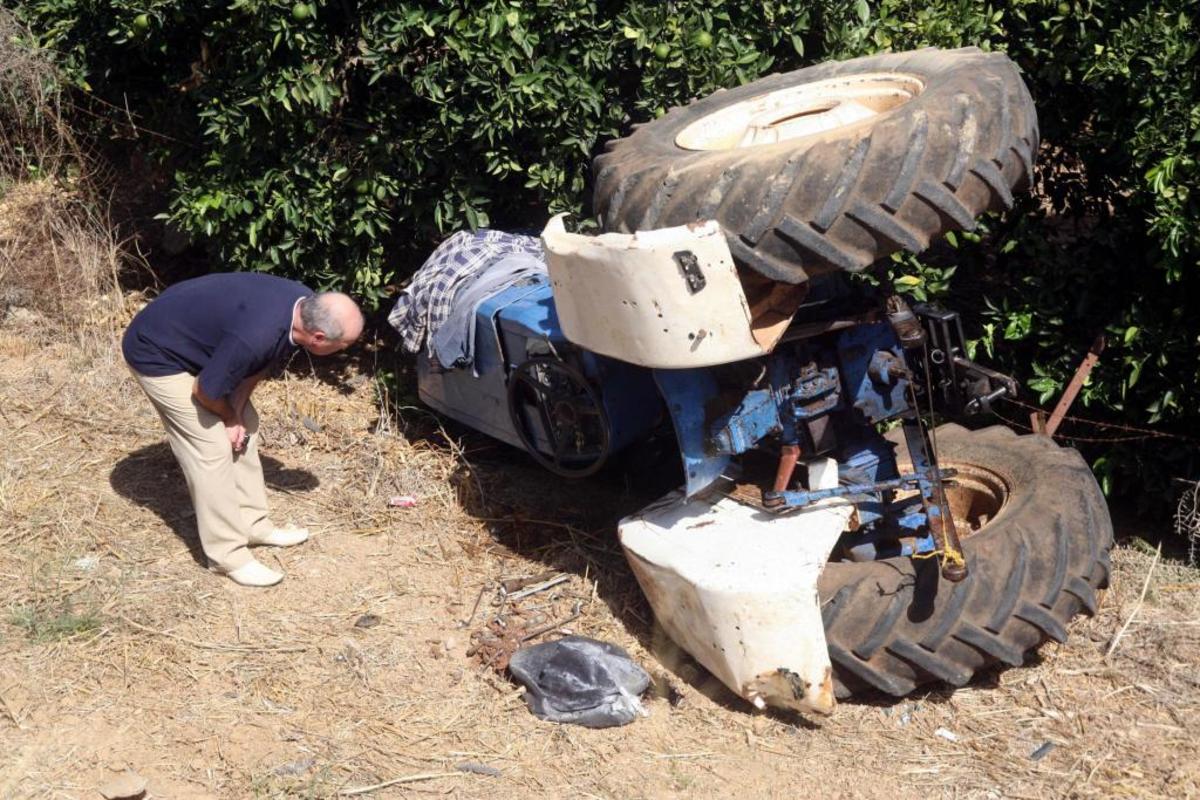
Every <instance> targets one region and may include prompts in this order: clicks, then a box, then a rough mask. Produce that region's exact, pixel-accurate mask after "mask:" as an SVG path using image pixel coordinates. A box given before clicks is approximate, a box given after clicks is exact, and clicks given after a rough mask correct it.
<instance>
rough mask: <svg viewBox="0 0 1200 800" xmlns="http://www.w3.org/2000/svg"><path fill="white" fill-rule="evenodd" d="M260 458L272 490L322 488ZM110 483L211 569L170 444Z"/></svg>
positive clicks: (131, 459)
mask: <svg viewBox="0 0 1200 800" xmlns="http://www.w3.org/2000/svg"><path fill="white" fill-rule="evenodd" d="M259 458H260V459H261V461H262V465H263V478H264V479H265V480H266V483H267V486H268V487H269V488H271V489H277V490H283V491H292V492H305V491H310V490H312V489H315V488H316V487H317V486H318V485H319V482H318V481H317V477H316V476H315V475H313V474H312V473H311V472H308V471H307V470H302V469H288V468H287V467H285V466H284V465H283V464H282V463H281V462H279V461H277V460H276V459H274V458H271V457H270V456H267V455H262V454H260V455H259ZM108 480H109V483H110V484H111V485H112V487H113V489H114V490H115V491H116V492H117V494H119V495H121V496H122V497H126V498H128V499H130V500H132V501H133V502H135V503H137V504H138V505H140V506H143V507H145V508H148V509H150V510H151V511H153V512H154V513H155V514H157V515H158V516H159V518H160V519H162V521H163V522H164V523H166V525H167V527H168V528H170V529H171V532H172V533H174V534H175V535H176V536H178V537H179V539H180V540H181V541H182V542H183V543H184V544H186V545H187V547H188V552H190V553H191V554H192V558H193V559H194V560H195V561H196V563H197V564H199V565H200V566H203V567H207V565H208V561H207V560H206V559H205V557H204V552H203V551H202V550H201V549H200V538H199V534H198V532H197V530H196V515H195V512H194V511H193V510H192V501H191V498H190V497H189V496H188V490H187V483H186V482H185V481H184V478H183V472H182V471H180V469H179V464H178V463H177V462H176V461H175V456H174V455H173V454H172V453H171V448H170V447H169V446H168V445H167V443H166V442H160V443H158V444H152V445H149V446H147V447H143V448H141V449H140V450H136V451H134V452H133V453H130V454H129V455H127V456H125V458H123V459H121V460H120V461H118V462H117V465H116V466H115V467H113V471H112V473H111V474H110V475H109V478H108Z"/></svg>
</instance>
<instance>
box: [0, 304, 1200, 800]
mask: <svg viewBox="0 0 1200 800" xmlns="http://www.w3.org/2000/svg"><path fill="white" fill-rule="evenodd" d="M25 324H26V322H24V321H22V320H20V319H16V320H14V319H9V320H8V322H7V323H5V324H3V325H0V436H2V437H3V440H4V442H5V444H6V447H5V449H4V454H3V457H2V458H0V753H4V754H5V757H4V759H3V762H2V763H0V798H9V797H12V798H17V797H20V798H50V797H94V796H96V795H95V790H96V787H97V786H99V785H100V784H101V783H102V782H103V781H104V780H105V779H107V778H108V777H111V776H112V775H115V774H116V773H117V771H119V770H123V769H125V768H127V767H128V768H132V769H134V770H136V771H137V772H139V773H140V774H141V775H143V776H145V777H146V778H147V779H149V781H150V793H151V796H153V797H160V798H162V797H172V798H181V797H191V798H214V797H219V798H245V797H334V796H338V795H339V793H340V794H341V795H343V796H367V797H400V796H408V795H413V794H446V795H451V796H461V797H485V796H486V797H501V798H505V797H513V798H517V797H521V798H528V797H531V796H532V797H561V796H580V797H646V798H661V797H675V796H697V797H723V796H730V795H733V794H739V795H742V796H747V797H776V796H777V797H795V796H822V797H839V796H840V797H862V796H866V797H889V798H890V797H929V796H933V797H943V796H944V797H965V798H967V797H979V798H985V797H1006V798H1007V797H1039V798H1041V797H1095V798H1101V797H1104V798H1107V797H1187V796H1192V795H1196V794H1197V793H1198V792H1200V772H1198V770H1200V767H1198V765H1197V763H1196V760H1195V752H1196V748H1197V726H1198V725H1200V677H1198V676H1200V670H1198V669H1197V663H1198V660H1200V573H1198V572H1197V571H1195V570H1191V569H1188V568H1186V567H1185V566H1183V565H1180V564H1176V563H1172V562H1169V561H1167V560H1162V561H1159V563H1158V564H1157V566H1155V567H1154V569H1153V571H1152V573H1151V563H1152V561H1153V556H1152V555H1150V554H1148V553H1145V552H1143V551H1141V550H1138V549H1136V548H1123V549H1119V550H1118V551H1117V552H1116V554H1115V559H1114V564H1115V575H1114V586H1113V589H1112V590H1111V591H1110V592H1109V593H1108V595H1107V598H1106V602H1105V604H1104V607H1103V608H1102V610H1101V612H1100V614H1099V615H1098V616H1097V617H1096V618H1094V619H1085V620H1081V621H1080V622H1078V623H1077V624H1076V625H1075V626H1073V628H1072V636H1071V641H1070V643H1069V644H1067V645H1065V646H1055V645H1051V646H1047V647H1046V648H1044V649H1043V650H1042V653H1041V656H1040V657H1039V658H1038V659H1037V660H1036V661H1035V662H1034V663H1032V664H1031V665H1029V666H1028V667H1026V668H1024V669H1014V670H1008V671H1004V672H999V673H995V674H991V675H988V676H983V677H981V678H980V679H979V680H977V681H976V682H975V683H973V684H972V685H971V686H969V687H967V688H964V689H960V690H957V691H949V690H941V689H939V690H934V691H929V692H922V693H919V694H917V695H915V696H913V697H911V698H907V699H905V700H902V701H891V700H887V699H884V698H864V699H863V700H860V701H855V702H851V703H845V704H843V705H842V706H841V707H840V708H839V709H838V711H837V713H836V715H835V716H834V717H833V718H832V719H831V720H829V721H827V722H825V723H823V724H821V725H814V724H811V723H809V722H808V721H806V720H804V719H803V718H801V717H798V716H791V715H761V714H757V713H754V712H753V711H752V710H751V709H750V708H749V707H747V706H746V705H745V704H743V703H741V702H740V701H738V700H736V699H735V698H732V697H731V696H730V695H729V694H728V693H726V692H725V691H724V690H723V689H721V688H720V687H719V685H716V684H715V682H714V681H712V680H711V679H706V677H705V676H704V674H703V673H702V672H701V671H700V670H699V669H698V668H697V667H696V666H695V665H694V664H693V663H691V662H689V661H688V660H686V659H683V658H681V657H679V655H678V653H677V652H676V651H674V649H673V648H672V647H671V646H670V645H669V643H667V642H665V641H664V640H663V639H662V638H661V637H660V636H658V635H657V634H656V632H655V630H654V628H653V626H652V625H650V624H648V622H647V619H648V612H647V610H646V607H645V605H644V603H643V602H642V600H641V598H640V596H639V595H638V592H637V589H636V585H635V584H634V582H633V580H632V578H631V577H630V575H629V573H628V572H627V570H626V569H625V566H624V564H623V562H622V559H621V556H620V553H619V551H618V548H616V546H615V544H614V523H615V520H616V519H617V518H618V517H619V516H620V515H622V514H623V513H627V512H628V511H630V510H631V509H633V508H636V507H637V506H638V505H639V504H640V503H641V502H642V501H643V499H644V496H645V493H646V490H645V489H644V488H643V487H637V486H633V487H629V486H625V485H621V484H619V482H615V481H608V482H606V481H603V480H593V481H588V482H584V483H565V482H561V481H558V480H557V479H554V478H552V477H550V476H547V475H546V474H545V473H543V472H541V471H540V470H538V469H537V468H535V467H532V466H528V465H527V462H525V461H524V460H523V459H522V458H520V457H519V456H517V455H516V454H515V453H513V452H512V451H510V450H507V449H506V448H503V447H501V446H499V445H494V444H490V443H489V442H488V441H487V440H485V439H482V438H481V437H468V438H467V439H466V440H465V442H454V441H452V440H451V439H450V438H449V437H448V436H445V435H443V432H442V431H441V430H440V429H439V426H438V424H437V423H436V421H435V420H433V418H432V417H430V416H429V415H427V414H426V413H425V412H421V411H417V410H411V411H406V412H403V417H402V418H400V419H392V420H383V421H382V422H383V423H384V424H381V420H380V419H379V414H378V410H377V406H376V403H375V398H374V396H373V390H372V387H371V385H370V382H369V381H365V380H364V379H363V378H362V377H361V376H357V375H356V373H355V372H354V371H353V369H350V370H349V371H347V372H345V373H343V374H342V375H340V378H341V379H342V380H340V381H330V380H327V379H326V380H323V379H320V378H318V377H317V376H315V375H313V374H312V373H311V371H310V370H309V368H308V365H307V364H305V363H297V364H294V365H293V367H294V371H293V372H292V373H291V374H290V376H289V377H288V378H287V379H286V380H282V381H274V382H271V383H269V384H267V385H265V386H264V387H263V389H262V390H260V391H261V399H260V400H258V401H257V402H258V404H259V406H260V409H261V411H262V416H263V419H264V422H265V426H266V427H265V429H264V437H265V440H264V455H265V456H266V458H267V462H266V463H267V473H268V481H269V484H270V486H271V500H272V503H273V507H274V509H275V513H276V516H277V518H278V521H281V522H282V521H285V520H292V521H296V522H303V523H306V524H308V525H309V526H310V527H311V528H312V529H313V530H314V532H315V534H314V538H313V540H312V541H311V542H310V543H308V544H306V545H304V546H303V547H300V548H297V549H294V550H287V551H278V552H272V553H270V554H269V555H268V556H267V558H268V561H269V562H270V561H272V560H277V561H278V564H279V565H280V566H281V567H282V568H283V569H284V570H285V571H286V572H287V574H288V578H287V580H285V581H284V583H283V584H281V585H280V586H279V587H276V588H275V589H271V590H267V591H256V590H249V589H242V588H239V587H237V586H235V585H233V584H232V583H231V582H229V581H228V580H225V579H223V578H219V577H217V576H214V575H211V574H210V573H207V572H205V571H204V570H203V569H202V568H201V567H199V566H198V565H197V563H196V561H195V560H194V559H193V558H192V556H191V552H192V549H191V548H192V547H193V541H194V539H193V537H194V526H193V523H192V521H191V517H190V512H189V509H188V503H187V499H186V493H185V491H184V489H183V486H182V480H181V478H180V477H179V475H178V473H177V471H176V467H175V466H174V464H173V461H172V458H171V456H170V453H169V452H168V451H167V449H166V447H165V445H164V444H163V443H162V437H161V434H160V431H159V424H158V421H157V420H156V419H155V418H154V416H153V414H152V412H151V411H150V408H149V405H148V404H147V403H145V402H143V400H142V398H141V397H140V396H138V395H137V393H136V390H135V388H134V386H133V384H132V383H131V382H130V381H129V380H128V378H127V377H126V375H125V372H124V368H123V366H122V365H121V364H120V362H119V359H118V357H117V355H116V352H115V348H114V341H115V339H114V336H113V335H112V334H109V335H104V334H97V337H96V338H97V339H99V340H100V341H101V342H102V343H103V345H104V346H103V347H101V346H95V347H92V348H88V349H86V350H85V349H81V348H79V347H78V346H77V345H75V344H73V343H72V342H70V341H64V340H50V341H38V340H36V339H33V338H30V337H29V336H27V335H26V329H25V328H24V327H22V326H23V325H25ZM326 377H327V376H326ZM351 387H353V388H351ZM305 418H307V419H305ZM314 428H316V429H319V430H313V429H314ZM393 494H413V495H415V496H416V497H417V498H418V500H419V503H418V505H417V507H416V508H413V509H407V510H405V509H393V508H389V507H388V506H387V499H388V498H389V497H390V496H391V495H393ZM545 572H552V573H554V574H555V575H558V574H563V575H566V576H568V579H567V580H566V581H565V582H562V583H559V584H557V585H555V586H554V587H551V588H550V589H548V590H547V591H545V592H539V593H537V594H534V595H532V596H529V597H526V598H524V599H521V600H518V601H515V602H513V601H511V600H504V599H503V597H502V593H500V592H499V591H498V586H499V583H500V582H501V581H502V580H503V579H507V578H514V577H521V576H533V575H538V574H540V573H545ZM1143 587H1145V588H1146V592H1145V598H1144V602H1143V603H1142V604H1141V605H1140V607H1139V606H1138V599H1139V597H1140V596H1141V594H1142V590H1143ZM477 602H478V607H476V604H477ZM576 607H578V609H579V613H580V615H579V617H578V618H577V619H574V620H573V621H571V622H570V624H569V627H570V629H572V630H573V631H575V632H578V633H583V634H586V635H591V636H596V637H598V638H602V639H606V640H609V641H613V642H616V643H618V644H620V645H622V646H624V647H626V648H627V649H628V650H629V651H630V652H631V653H632V654H633V655H634V657H635V658H637V659H638V660H639V661H640V662H641V663H642V664H644V665H645V666H646V667H647V668H648V669H649V670H650V671H651V672H652V674H655V675H656V677H657V679H658V688H659V694H660V695H661V696H660V697H657V698H656V699H652V700H650V701H649V703H648V708H649V710H650V713H651V716H650V717H649V718H648V719H644V720H640V721H638V722H636V723H634V724H633V725H631V726H629V727H626V728H621V729H616V730H607V731H589V730H584V729H576V728H570V727H560V726H555V725H550V724H544V723H540V722H538V721H537V720H536V719H534V718H533V717H532V716H531V715H530V714H529V713H528V712H527V711H526V710H525V708H524V705H523V703H522V701H521V698H520V693H519V692H518V691H517V690H516V689H515V687H513V686H512V685H511V684H509V683H508V682H506V681H505V680H504V679H503V678H502V677H500V676H498V675H497V674H496V673H495V672H494V671H492V670H490V669H487V668H485V667H483V666H481V665H480V663H479V662H480V654H479V653H478V652H477V653H476V654H475V656H469V655H468V651H470V650H471V649H472V647H473V644H472V634H477V635H476V636H475V637H474V641H475V643H476V644H478V643H479V641H480V639H481V637H480V636H479V635H478V633H479V632H480V631H481V630H483V629H484V628H485V627H488V626H490V628H491V630H492V631H493V634H494V633H495V630H496V627H495V625H496V622H497V620H499V621H500V623H501V624H502V625H503V626H523V628H524V630H525V631H526V632H530V631H537V630H539V629H541V628H545V627H547V626H551V627H553V626H554V624H555V623H556V622H559V621H561V620H563V619H565V618H566V617H568V616H570V612H571V611H572V609H574V608H576ZM1135 610H1136V614H1134V612H1135ZM472 612H474V616H473V617H472ZM468 618H470V624H468V625H462V624H461V623H463V622H464V621H466V620H468ZM356 623H357V624H356ZM372 623H375V624H372ZM1126 623H1128V624H1126ZM1122 626H1124V627H1125V630H1124V634H1123V635H1122V636H1121V638H1120V640H1119V642H1117V646H1116V647H1115V649H1114V650H1113V652H1112V654H1111V655H1110V656H1109V657H1107V658H1106V657H1105V651H1106V650H1107V649H1108V648H1109V647H1110V644H1111V642H1112V640H1113V638H1114V636H1115V635H1116V633H1117V631H1119V630H1121V628H1122ZM940 729H944V731H946V732H949V733H950V734H951V736H952V739H953V740H951V738H946V737H945V735H944V734H939V733H938V731H939V730H940ZM1035 753H1040V754H1041V757H1040V758H1036V759H1035V758H1034V754H1035ZM460 765H473V766H462V767H461V768H460ZM480 767H490V768H493V769H495V770H498V771H499V775H498V776H493V775H489V774H483V773H481V772H480V771H469V770H479V768H480ZM483 772H486V770H484V771H483ZM391 781H397V782H395V783H389V782H391ZM357 789H367V790H369V791H366V792H365V793H364V794H363V795H349V793H350V792H353V791H354V790H357Z"/></svg>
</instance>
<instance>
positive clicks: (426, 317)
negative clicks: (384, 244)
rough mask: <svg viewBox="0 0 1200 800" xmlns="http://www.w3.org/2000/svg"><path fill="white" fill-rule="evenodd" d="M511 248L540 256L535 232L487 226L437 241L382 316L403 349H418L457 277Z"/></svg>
mask: <svg viewBox="0 0 1200 800" xmlns="http://www.w3.org/2000/svg"><path fill="white" fill-rule="evenodd" d="M513 254H529V255H533V256H535V257H536V258H538V259H539V260H543V261H544V260H545V254H544V253H543V252H542V243H541V241H540V240H539V239H538V238H537V237H535V236H521V235H518V234H513V233H504V232H503V231H494V230H489V229H487V228H480V229H479V230H477V231H475V232H474V233H471V232H470V231H459V232H458V233H456V234H454V235H453V236H451V237H450V238H449V239H447V240H446V241H444V242H442V243H441V244H440V245H438V248H437V249H436V250H434V251H433V253H432V254H431V255H430V256H429V258H428V259H426V260H425V263H424V264H422V265H421V268H420V269H419V270H417V272H416V274H414V275H413V277H412V280H411V281H409V284H408V285H407V286H405V287H404V290H403V291H401V292H400V297H398V298H397V299H396V305H395V306H394V307H393V308H392V313H390V314H388V322H389V323H391V326H392V327H393V328H395V329H396V330H397V331H398V332H399V334H400V342H401V344H402V345H403V347H404V349H405V350H407V351H408V352H410V353H417V352H420V350H421V347H422V346H423V345H424V344H425V341H426V339H427V338H428V336H429V335H430V334H431V333H433V331H436V330H437V329H438V328H439V327H440V326H441V324H442V323H443V322H445V321H446V317H448V316H449V315H450V309H451V308H452V307H453V305H454V295H455V293H456V292H457V290H458V288H459V287H460V286H461V285H462V283H463V281H465V280H469V279H470V278H471V276H472V275H475V274H476V273H478V272H479V271H480V270H482V269H484V268H485V267H486V266H487V265H488V264H490V263H492V262H494V261H495V260H496V259H499V258H503V257H504V256H507V255H513Z"/></svg>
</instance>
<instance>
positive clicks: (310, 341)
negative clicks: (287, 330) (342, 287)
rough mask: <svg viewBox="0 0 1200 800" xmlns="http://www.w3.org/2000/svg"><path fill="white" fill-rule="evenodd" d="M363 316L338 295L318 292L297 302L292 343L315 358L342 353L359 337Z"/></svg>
mask: <svg viewBox="0 0 1200 800" xmlns="http://www.w3.org/2000/svg"><path fill="white" fill-rule="evenodd" d="M362 329H363V315H362V312H361V311H359V310H358V306H357V305H356V304H355V302H354V301H353V300H351V299H350V298H349V297H347V296H346V295H344V294H342V293H341V292H321V293H320V294H315V295H313V296H312V297H306V298H304V299H303V300H301V301H300V306H299V308H298V309H297V312H296V315H295V318H294V319H293V320H292V340H293V341H295V342H296V344H298V345H300V346H301V347H303V348H304V349H305V350H307V351H308V352H310V353H312V354H313V355H315V356H327V355H329V354H330V353H336V352H338V351H339V350H345V349H346V348H347V347H349V346H350V345H352V344H354V342H355V340H357V339H358V337H359V336H360V335H362Z"/></svg>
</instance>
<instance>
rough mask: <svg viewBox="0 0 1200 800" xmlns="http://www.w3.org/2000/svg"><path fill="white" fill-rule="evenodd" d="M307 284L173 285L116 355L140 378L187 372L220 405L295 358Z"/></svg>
mask: <svg viewBox="0 0 1200 800" xmlns="http://www.w3.org/2000/svg"><path fill="white" fill-rule="evenodd" d="M312 293H313V292H312V290H310V289H309V288H308V287H306V286H304V284H301V283H296V282H295V281H289V280H285V279H283V278H277V277H275V276H273V275H262V274H259V273H252V272H232V273H216V274H212V275H205V276H203V277H201V278H194V279H192V280H189V281H183V282H182V283H177V284H175V285H174V286H171V287H169V288H168V289H167V290H166V291H164V292H163V293H162V294H161V295H159V296H158V297H157V298H155V300H154V301H152V302H151V303H150V305H148V306H146V307H145V308H143V309H142V310H141V311H140V312H138V315H137V316H136V317H134V318H133V322H131V323H130V325H129V329H128V330H126V331H125V337H124V339H122V341H121V350H122V352H123V353H124V354H125V361H126V362H127V363H128V364H129V366H131V367H133V369H134V370H136V371H137V372H138V373H140V374H142V375H146V376H148V377H152V378H153V377H161V376H163V375H175V374H178V373H180V372H187V373H189V374H191V375H196V376H197V377H198V378H199V379H200V388H201V389H203V390H204V393H205V394H206V395H208V396H209V397H213V398H223V397H226V396H228V395H229V393H230V392H232V391H233V390H234V389H236V388H237V386H238V384H239V383H241V382H242V381H243V380H245V379H246V378H248V377H250V376H251V375H255V374H257V373H259V372H262V371H263V370H265V369H267V368H269V367H272V366H274V365H276V364H278V363H280V362H282V361H283V359H284V357H285V356H287V355H290V354H291V353H292V352H294V351H295V350H296V346H295V345H293V344H292V343H291V340H290V338H289V335H290V333H291V328H292V309H293V308H294V307H295V305H296V301H297V300H299V299H300V298H302V297H308V296H309V295H311V294H312Z"/></svg>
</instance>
